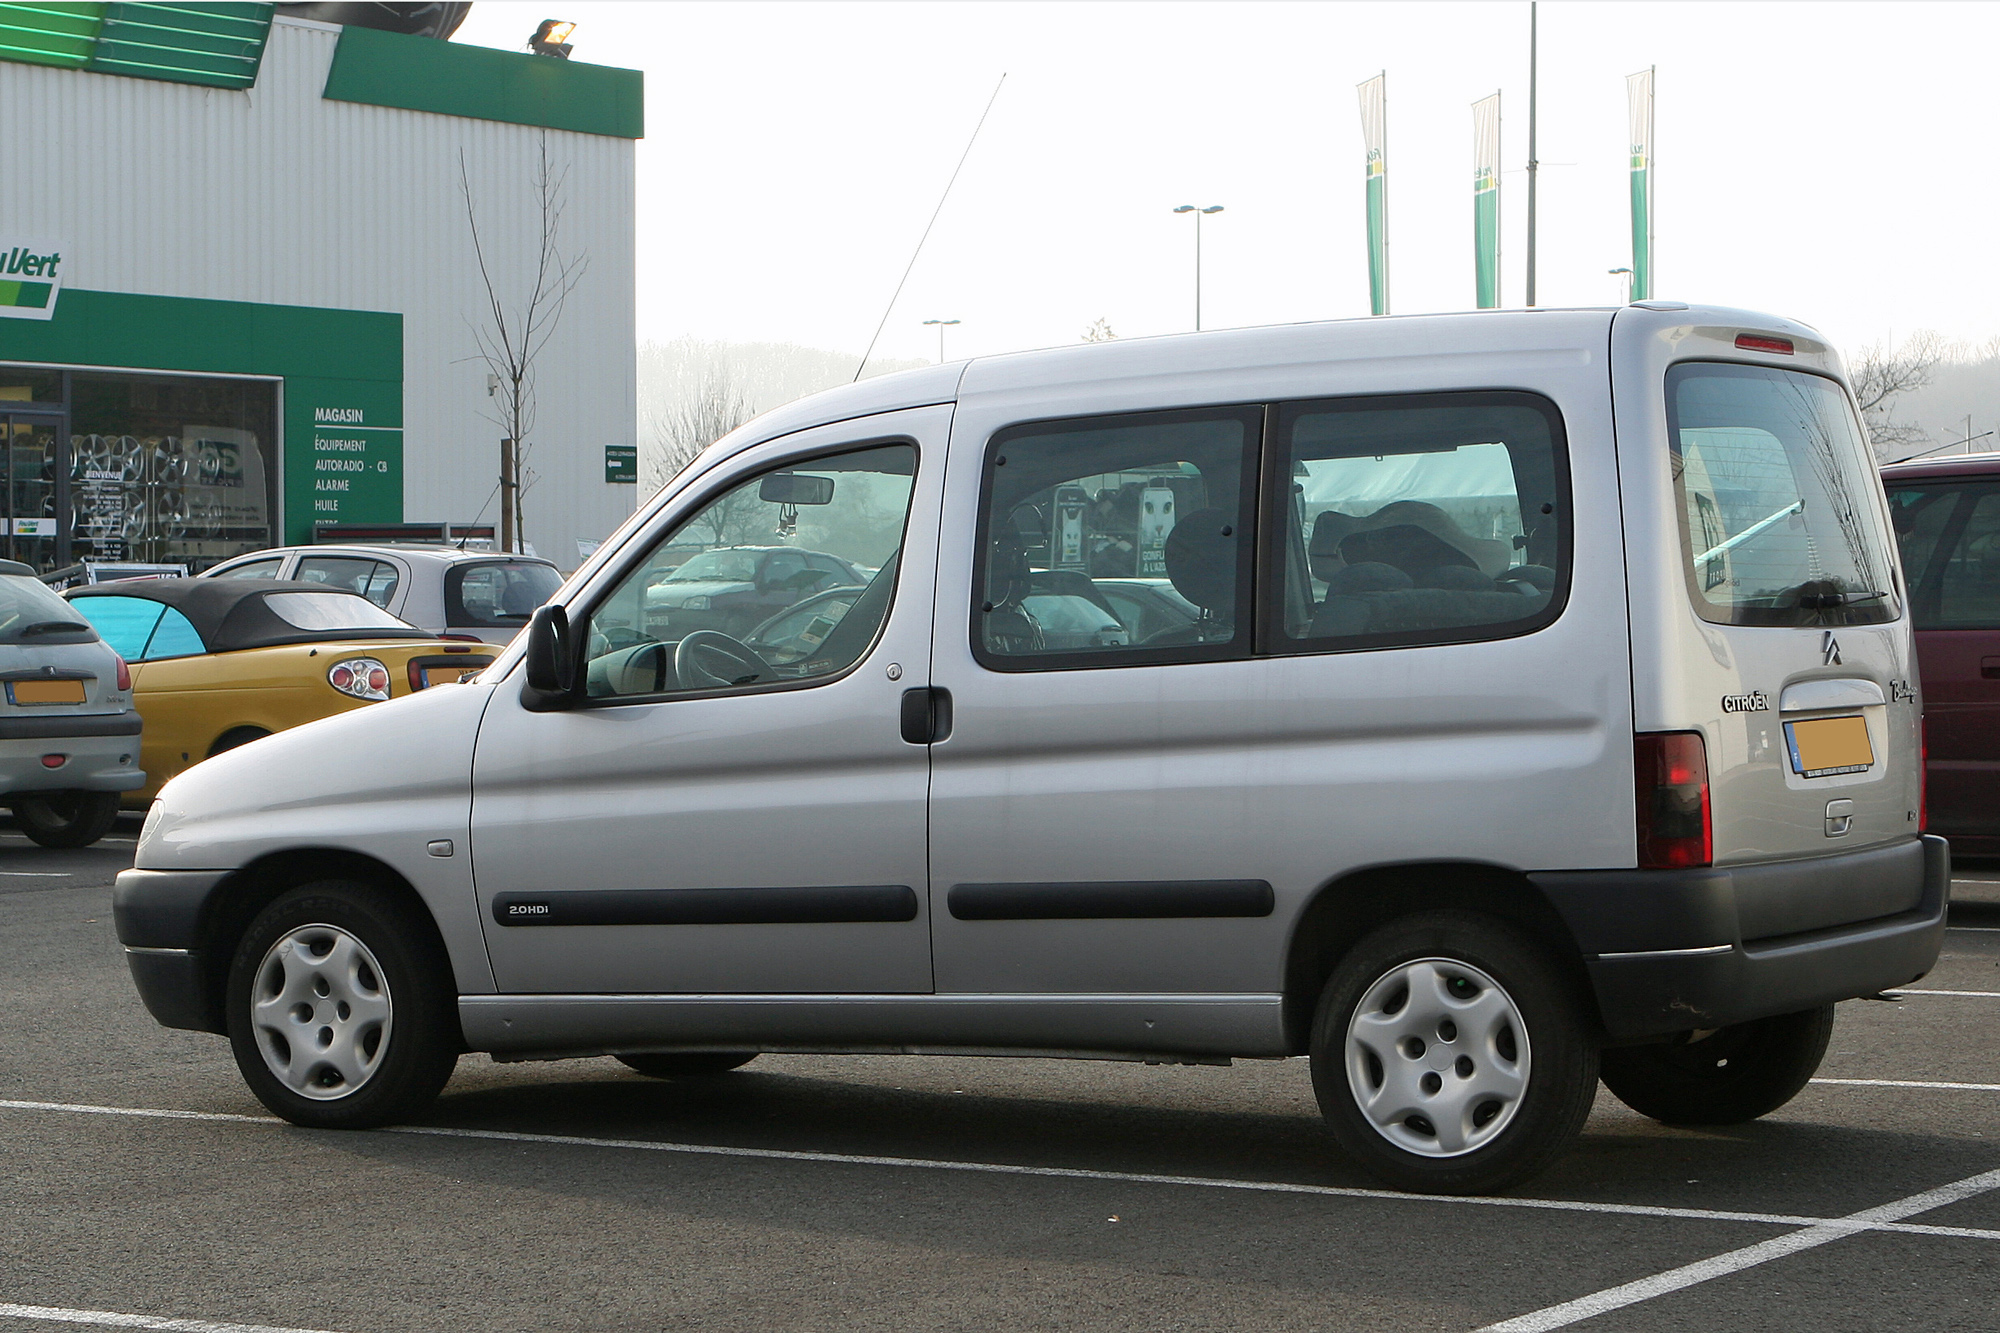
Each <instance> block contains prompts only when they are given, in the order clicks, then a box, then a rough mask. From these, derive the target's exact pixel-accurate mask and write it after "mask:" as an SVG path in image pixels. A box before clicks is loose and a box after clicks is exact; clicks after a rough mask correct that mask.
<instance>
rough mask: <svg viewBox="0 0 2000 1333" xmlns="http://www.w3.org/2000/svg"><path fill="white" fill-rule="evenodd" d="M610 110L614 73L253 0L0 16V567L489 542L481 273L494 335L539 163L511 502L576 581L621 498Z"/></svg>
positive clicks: (627, 355) (635, 81)
mask: <svg viewBox="0 0 2000 1333" xmlns="http://www.w3.org/2000/svg"><path fill="white" fill-rule="evenodd" d="M524 35H525V34H524ZM642 100H643V99H642V86H641V80H640V75H639V74H638V73H637V72H635V71H630V70H620V69H611V68H607V67H603V66H593V65H587V64H581V63H572V62H568V61H563V60H558V59H553V58H550V57H546V56H537V55H530V54H527V53H525V52H523V53H521V54H513V53H510V52H504V51H495V50H490V49H486V48H481V47H470V46H457V45H454V44H452V43H450V42H448V41H440V40H437V39H434V38H428V37H412V36H404V35H401V34H397V33H391V32H381V31H376V30H373V29H370V28H362V27H352V26H349V27H342V26H338V25H334V24H328V23H321V22H314V21H309V20H304V19H296V18H289V17H284V16H282V15H279V14H276V13H275V12H274V7H273V6H272V5H269V4H247V3H228V4H187V5H162V4H129V3H61V2H59V0H41V2H40V3H26V4H9V3H0V180H4V181H5V182H6V187H5V189H4V191H0V439H4V440H5V441H7V443H8V446H9V447H8V448H6V449H5V450H0V526H3V527H4V531H0V556H6V557H8V558H11V559H16V560H25V561H27V562H29V563H31V564H34V565H36V566H38V567H41V568H43V569H55V568H59V567H63V566H66V565H69V564H72V563H75V562H78V561H83V560H147V561H171V562H178V563H187V564H190V565H193V566H195V567H205V566H207V565H210V564H213V563H215V562H216V561H218V560H221V559H223V558H225V557H227V556H230V555H233V554H236V553H238V552H241V551H247V550H254V549H257V548H260V547H264V546H272V545H281V544H293V543H301V542H309V541H311V540H313V533H314V529H315V528H316V527H317V526H320V525H324V524H340V525H357V524H360V525H388V524H398V523H451V524H453V525H466V524H472V523H475V522H479V523H484V524H489V525H497V522H498V519H499V514H500V508H501V506H500V500H499V498H498V495H497V487H498V484H499V471H500V454H501V448H500V440H501V437H502V436H503V435H504V434H506V431H505V430H503V428H502V426H501V424H499V420H498V419H500V418H502V416H503V414H502V412H501V410H500V408H501V404H502V401H503V396H504V392H505V390H504V386H502V390H501V393H500V394H495V393H494V392H492V390H493V387H494V384H493V377H492V371H491V368H490V367H489V366H488V364H487V363H486V362H485V361H484V360H482V359H481V355H480V345H479V338H478V335H479V333H480V332H481V331H490V330H491V328H492V324H493V320H494V313H493V302H492V301H490V300H489V295H488V287H487V283H486V281H485V280H484V279H482V275H481V269H482V265H481V258H482V256H483V260H484V270H485V273H486V275H487V276H488V277H490V279H491V282H492V285H493V289H494V292H495V294H496V295H497V297H498V303H499V305H500V307H501V308H502V309H504V310H505V311H506V312H507V314H508V317H509V318H510V319H518V318H519V315H520V312H521V310H522V308H523V307H524V306H525V304H526V302H527V300H528V296H529V291H530V288H531V286H532V284H533V282H534V279H535V275H536V271H537V267H538V257H539V255H540V253H541V240H542V227H543V209H542V207H541V203H540V196H539V194H538V192H537V188H536V178H537V173H538V170H539V169H540V164H541V162H542V161H543V154H544V151H546V154H547V161H548V163H549V166H550V169H551V172H552V175H553V176H554V177H555V178H557V179H559V180H560V181H561V197H560V204H561V214H560V227H559V230H558V232H557V233H556V244H557V246H558V248H559V250H560V252H561V253H562V254H563V256H564V257H565V258H567V259H571V260H581V261H582V265H583V267H582V276H581V278H580V280H579V281H578V283H577V285H576V287H575V290H574V292H573V294H572V295H571V296H570V298H569V300H568V304H567V307H566V308H565V309H564V311H563V313H562V316H561V320H560V322H559V323H558V324H557V325H556V328H555V331H554V333H553V335H552V336H550V337H549V339H548V341H547V343H546V345H545V346H544V347H542V348H541V350H540V352H539V354H538V355H537V356H536V357H535V358H534V360H533V382H534V386H535V391H536V393H535V397H536V417H535V420H536V424H535V426H534V428H533V430H532V431H531V432H529V433H527V434H526V435H525V442H526V448H525V468H526V471H525V474H524V483H525V484H524V486H523V495H522V501H521V509H522V515H523V535H524V537H525V539H526V541H527V542H528V543H529V544H530V545H532V546H533V547H534V548H535V549H536V550H537V551H538V552H539V553H540V554H543V555H546V556H549V557H550V558H552V559H554V560H555V561H556V562H557V563H558V564H561V565H563V566H565V567H569V566H572V565H574V564H575V562H576V560H577V553H578V543H579V542H585V543H587V542H591V541H594V540H596V539H599V538H602V537H603V536H605V535H606V534H608V533H609V532H610V530H611V529H612V528H613V527H615V526H616V525H617V524H618V523H619V522H620V521H621V520H622V519H623V518H624V517H625V516H626V515H628V514H629V513H630V512H631V511H632V508H633V503H634V500H635V498H636V492H635V488H634V487H633V486H632V485H631V484H630V481H631V480H632V478H631V477H630V471H631V469H630V468H629V466H620V464H623V463H624V460H626V459H627V458H629V456H630V450H631V447H632V446H633V445H634V444H636V442H637V441H636V430H637V426H636V413H637V386H636V355H635V344H634V325H633V250H634V233H633V149H634V141H635V140H636V139H638V138H639V137H640V135H641V133H642V129H643V125H642V116H643V109H642ZM475 222H476V224H477V231H478V238H479V248H478V250H475V247H474V244H473V223H475Z"/></svg>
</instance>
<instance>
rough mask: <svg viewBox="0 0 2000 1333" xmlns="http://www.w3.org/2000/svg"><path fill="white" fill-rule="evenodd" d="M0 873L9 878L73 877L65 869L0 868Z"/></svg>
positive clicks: (73, 876)
mask: <svg viewBox="0 0 2000 1333" xmlns="http://www.w3.org/2000/svg"><path fill="white" fill-rule="evenodd" d="M0 875H6V876H7V877H8V878H10V879H75V878H76V876H75V875H74V874H72V873H71V872H69V871H67V870H0Z"/></svg>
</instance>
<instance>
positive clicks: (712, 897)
mask: <svg viewBox="0 0 2000 1333" xmlns="http://www.w3.org/2000/svg"><path fill="white" fill-rule="evenodd" d="M493 919H494V920H495V921H497V922H499V923H500V924H501V925H503V926H779V925H824V924H830V923H837V922H897V921H914V920H916V919H917V892H916V890H915V889H912V888H911V887H910V886H909V885H907V884H861V885H836V886H832V887H826V888H821V887H810V888H779V889H583V890H578V891H575V892H567V893H499V894H495V895H494V896H493Z"/></svg>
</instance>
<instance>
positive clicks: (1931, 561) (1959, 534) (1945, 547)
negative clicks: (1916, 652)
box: [1889, 483, 2000, 629]
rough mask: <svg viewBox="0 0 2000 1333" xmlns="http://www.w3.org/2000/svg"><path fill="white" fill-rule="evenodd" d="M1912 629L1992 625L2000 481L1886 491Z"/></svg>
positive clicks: (1997, 625) (1997, 600)
mask: <svg viewBox="0 0 2000 1333" xmlns="http://www.w3.org/2000/svg"><path fill="white" fill-rule="evenodd" d="M1889 517H1890V520H1891V522H1892V523H1893V524H1894V525H1895V529H1896V540H1897V544H1898V545H1899V546H1900V547H1901V548H1902V557H1903V576H1904V578H1905V579H1906V580H1907V581H1908V583H1909V589H1910V609H1911V614H1912V617H1913V618H1914V619H1915V621H1916V625H1917V628H1918V629H2000V487H1994V486H1981V485H1970V486H1968V485H1964V484H1960V483H1929V484H1920V485H1913V486H1899V487H1897V488H1896V489H1895V490H1892V491H1890V492H1889Z"/></svg>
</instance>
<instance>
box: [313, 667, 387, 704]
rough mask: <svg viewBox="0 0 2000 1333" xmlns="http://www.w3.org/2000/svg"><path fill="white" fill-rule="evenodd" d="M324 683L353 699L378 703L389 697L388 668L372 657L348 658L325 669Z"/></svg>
mask: <svg viewBox="0 0 2000 1333" xmlns="http://www.w3.org/2000/svg"><path fill="white" fill-rule="evenodd" d="M326 683H327V684H329V685H331V686H333V688H335V689H336V690H339V691H340V692H341V693H342V694H345V695H348V696H350V697H352V698H355V699H366V700H368V701H369V702H371V703H378V702H380V701H381V700H383V699H386V698H388V697H389V668H388V667H385V666H383V665H382V664H381V663H380V662H378V661H376V660H375V659H374V658H372V657H348V658H343V659H341V660H340V661H338V662H335V663H334V664H333V665H332V666H330V667H328V668H327V671H326Z"/></svg>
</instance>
